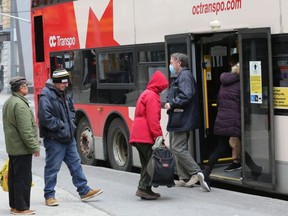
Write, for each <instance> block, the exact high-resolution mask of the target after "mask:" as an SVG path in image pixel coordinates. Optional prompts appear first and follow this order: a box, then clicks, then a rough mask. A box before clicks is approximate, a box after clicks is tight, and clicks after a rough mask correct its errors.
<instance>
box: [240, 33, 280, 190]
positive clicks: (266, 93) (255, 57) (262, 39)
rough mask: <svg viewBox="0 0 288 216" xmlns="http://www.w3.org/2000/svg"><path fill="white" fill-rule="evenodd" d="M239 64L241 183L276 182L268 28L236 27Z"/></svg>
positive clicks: (265, 184)
mask: <svg viewBox="0 0 288 216" xmlns="http://www.w3.org/2000/svg"><path fill="white" fill-rule="evenodd" d="M238 41H239V51H240V52H239V53H240V55H239V58H240V65H241V67H240V68H241V73H240V74H241V85H242V86H241V115H242V122H241V127H242V136H241V138H242V139H241V141H242V167H243V170H242V178H243V183H244V184H246V185H250V186H254V187H262V188H267V189H271V188H274V186H275V153H274V120H273V119H274V108H273V80H272V79H273V77H272V54H271V36H270V28H259V29H241V30H239V31H238Z"/></svg>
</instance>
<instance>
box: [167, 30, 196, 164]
mask: <svg viewBox="0 0 288 216" xmlns="http://www.w3.org/2000/svg"><path fill="white" fill-rule="evenodd" d="M165 51H166V52H165V53H166V67H167V68H169V64H170V55H171V54H172V53H176V52H179V53H185V54H187V55H188V57H189V68H190V70H191V72H192V73H193V76H194V78H195V80H196V82H198V77H197V74H196V64H195V61H196V60H195V43H194V40H193V38H192V37H191V35H190V34H179V35H167V36H165ZM168 71H169V69H168ZM169 74H170V71H169ZM171 81H172V77H170V79H169V82H170V83H171ZM199 137H200V136H199V130H198V129H197V130H194V131H192V132H191V134H190V139H189V144H188V147H189V150H190V152H191V154H192V156H193V157H194V160H195V161H196V162H197V163H200V162H201V158H200V141H199Z"/></svg>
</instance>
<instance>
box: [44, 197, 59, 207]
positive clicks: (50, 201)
mask: <svg viewBox="0 0 288 216" xmlns="http://www.w3.org/2000/svg"><path fill="white" fill-rule="evenodd" d="M45 204H46V205H47V206H58V205H59V203H58V201H57V200H56V199H55V198H54V197H51V198H48V199H46V200H45Z"/></svg>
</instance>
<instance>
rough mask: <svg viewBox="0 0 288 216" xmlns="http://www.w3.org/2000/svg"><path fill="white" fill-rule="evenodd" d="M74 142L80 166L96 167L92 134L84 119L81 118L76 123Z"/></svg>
mask: <svg viewBox="0 0 288 216" xmlns="http://www.w3.org/2000/svg"><path fill="white" fill-rule="evenodd" d="M76 141H77V149H78V152H79V155H80V158H81V162H82V164H86V165H96V159H95V156H94V137H93V132H92V129H91V126H90V124H89V122H88V120H87V119H86V118H81V119H80V121H79V123H78V126H77V131H76Z"/></svg>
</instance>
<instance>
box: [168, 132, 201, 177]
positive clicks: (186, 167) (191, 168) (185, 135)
mask: <svg viewBox="0 0 288 216" xmlns="http://www.w3.org/2000/svg"><path fill="white" fill-rule="evenodd" d="M189 136H190V131H183V132H170V145H171V146H172V152H173V154H174V156H175V159H176V166H177V172H178V176H179V179H190V178H191V176H192V175H195V174H197V173H198V172H202V170H201V169H200V167H199V166H198V164H197V163H196V162H195V160H194V159H193V157H192V155H191V154H190V153H189V151H188V140H189Z"/></svg>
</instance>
